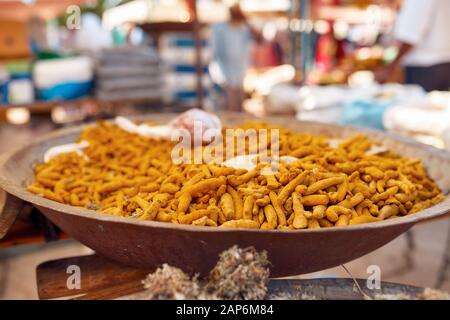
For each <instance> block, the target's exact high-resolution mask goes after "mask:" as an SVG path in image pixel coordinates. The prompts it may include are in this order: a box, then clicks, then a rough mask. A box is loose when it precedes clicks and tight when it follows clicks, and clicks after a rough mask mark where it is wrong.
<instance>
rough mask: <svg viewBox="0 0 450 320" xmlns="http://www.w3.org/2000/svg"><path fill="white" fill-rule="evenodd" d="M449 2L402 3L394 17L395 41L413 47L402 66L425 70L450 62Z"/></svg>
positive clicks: (419, 0) (410, 0)
mask: <svg viewBox="0 0 450 320" xmlns="http://www.w3.org/2000/svg"><path fill="white" fill-rule="evenodd" d="M449 33H450V0H405V1H404V4H403V7H402V8H401V10H400V13H399V15H398V17H397V23H396V28H395V36H396V38H397V40H400V41H402V42H406V43H409V44H411V45H413V46H414V48H413V49H412V50H411V52H410V53H408V54H407V55H406V56H405V59H404V61H403V64H404V65H406V66H414V67H416V66H417V67H427V66H432V65H435V64H440V63H445V62H450V35H449Z"/></svg>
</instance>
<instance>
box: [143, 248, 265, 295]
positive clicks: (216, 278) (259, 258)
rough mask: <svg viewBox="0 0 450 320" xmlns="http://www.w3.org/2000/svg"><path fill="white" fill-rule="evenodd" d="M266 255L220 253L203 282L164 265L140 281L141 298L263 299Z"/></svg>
mask: <svg viewBox="0 0 450 320" xmlns="http://www.w3.org/2000/svg"><path fill="white" fill-rule="evenodd" d="M268 265H269V262H268V260H267V253H266V252H265V251H263V252H257V251H256V249H255V248H253V247H249V248H245V249H242V248H238V247H237V246H233V247H232V248H230V249H228V250H226V251H224V252H222V253H221V254H220V256H219V261H218V262H217V264H216V266H215V267H214V268H213V269H212V270H211V272H210V274H209V276H208V278H207V279H206V282H204V283H201V282H199V281H198V280H197V277H196V276H195V277H192V278H191V277H189V276H188V275H187V274H186V273H184V272H183V271H182V270H180V269H178V268H175V267H171V266H169V265H167V264H164V265H163V266H162V267H161V268H158V269H157V270H156V271H155V272H154V273H151V274H149V275H148V276H147V278H146V279H145V280H144V287H145V288H146V289H147V295H145V298H147V299H152V300H168V299H175V300H184V299H229V300H241V299H245V300H252V299H263V298H264V297H265V296H266V293H267V283H268V281H269V269H268Z"/></svg>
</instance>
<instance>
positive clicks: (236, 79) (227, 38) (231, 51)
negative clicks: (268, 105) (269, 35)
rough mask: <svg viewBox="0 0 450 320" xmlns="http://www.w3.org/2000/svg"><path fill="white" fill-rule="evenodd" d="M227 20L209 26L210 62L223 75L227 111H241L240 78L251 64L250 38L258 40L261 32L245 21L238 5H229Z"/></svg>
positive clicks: (241, 81) (241, 83)
mask: <svg viewBox="0 0 450 320" xmlns="http://www.w3.org/2000/svg"><path fill="white" fill-rule="evenodd" d="M229 13H230V20H229V21H228V22H224V23H218V24H215V25H214V26H213V27H212V34H211V40H212V41H211V42H212V55H213V61H214V62H215V63H216V64H217V65H218V67H219V69H220V73H221V75H222V78H223V79H222V80H223V86H224V90H225V99H226V105H227V109H228V110H229V111H242V102H243V100H244V90H243V81H244V76H245V72H246V71H247V68H248V66H249V63H250V45H251V41H252V39H255V40H256V41H258V42H259V41H261V35H260V34H259V33H258V32H257V31H255V30H254V29H253V28H252V27H251V26H250V25H249V24H248V22H247V19H246V17H245V16H244V14H243V13H242V10H241V8H240V6H239V4H235V5H233V6H231V7H230V8H229Z"/></svg>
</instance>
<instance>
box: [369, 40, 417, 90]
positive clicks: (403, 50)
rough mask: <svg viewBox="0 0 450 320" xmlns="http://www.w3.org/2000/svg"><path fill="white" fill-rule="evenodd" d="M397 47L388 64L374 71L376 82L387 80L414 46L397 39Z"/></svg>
mask: <svg viewBox="0 0 450 320" xmlns="http://www.w3.org/2000/svg"><path fill="white" fill-rule="evenodd" d="M397 47H398V54H397V57H396V58H395V59H394V60H393V61H392V62H391V63H390V64H388V65H386V66H384V67H382V68H380V69H379V70H377V71H376V72H375V79H376V80H377V82H379V83H386V82H387V81H389V79H390V78H391V76H392V74H393V73H394V72H395V70H396V69H397V68H399V67H400V64H401V61H402V60H403V57H404V56H405V55H406V54H408V53H409V52H410V51H411V50H412V49H413V48H414V45H412V44H410V43H406V42H402V41H399V42H398V45H397Z"/></svg>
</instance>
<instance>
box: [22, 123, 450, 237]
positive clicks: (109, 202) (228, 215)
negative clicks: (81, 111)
mask: <svg viewBox="0 0 450 320" xmlns="http://www.w3.org/2000/svg"><path fill="white" fill-rule="evenodd" d="M241 128H243V129H244V130H245V129H248V128H252V129H255V130H258V129H261V128H265V129H267V128H269V129H270V128H272V127H271V126H269V125H267V124H264V123H246V124H244V125H243V126H242V127H241ZM278 129H279V155H280V156H281V159H283V156H289V161H283V160H280V162H279V164H278V168H277V170H276V171H273V173H272V174H267V170H263V169H264V168H267V163H263V162H261V163H258V164H256V165H255V167H254V168H253V169H252V170H245V169H236V168H233V167H229V166H225V165H222V164H217V163H213V164H174V163H173V161H172V159H171V151H172V148H173V147H174V144H175V143H174V142H172V141H170V140H168V139H163V138H149V137H144V136H140V135H137V134H134V133H129V132H126V131H124V130H122V129H120V128H118V127H117V126H115V125H114V124H110V123H106V122H100V123H98V124H97V125H96V126H93V127H89V128H87V129H85V130H84V132H83V133H82V134H81V136H80V137H79V141H87V142H88V143H89V146H88V147H87V148H86V149H85V150H83V153H84V154H83V155H80V154H79V153H75V152H72V153H65V154H60V155H58V156H56V157H54V158H52V159H51V160H50V161H48V162H46V163H42V164H39V165H37V166H36V167H35V168H34V170H35V179H34V181H33V182H32V183H31V184H30V185H29V186H28V190H29V191H30V192H33V193H35V194H39V195H41V196H43V197H46V198H48V199H51V200H54V201H58V202H60V203H64V204H69V205H72V206H76V207H83V208H88V209H92V210H95V211H97V212H99V213H104V214H111V215H116V216H123V217H132V218H135V219H139V220H154V221H161V222H171V223H177V224H192V225H196V226H210V227H224V228H225V227H227V228H251V229H265V230H268V229H281V230H297V229H306V228H308V229H313V228H327V227H334V226H336V227H340V226H347V225H353V224H360V223H369V222H376V221H381V220H385V219H391V218H395V217H398V216H405V215H408V214H413V213H415V212H418V211H421V210H423V209H425V208H428V207H430V206H432V205H434V204H436V203H438V202H440V201H442V200H443V199H444V196H443V195H442V194H441V192H440V190H439V188H438V187H437V185H436V184H435V183H434V182H433V180H431V179H430V178H429V177H428V175H427V172H426V169H425V168H424V165H423V163H422V162H421V161H420V160H417V159H408V158H405V157H402V156H400V155H398V154H396V153H394V152H392V151H389V150H382V151H381V152H372V150H373V147H374V144H373V143H372V142H371V141H370V140H369V139H368V138H367V137H366V136H364V135H355V136H351V137H348V138H347V139H345V140H342V141H339V143H338V144H335V145H333V143H331V141H330V139H328V138H327V137H325V136H321V135H313V134H308V133H297V132H294V131H290V130H287V129H284V128H278ZM267 147H268V148H269V147H270V146H267Z"/></svg>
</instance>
